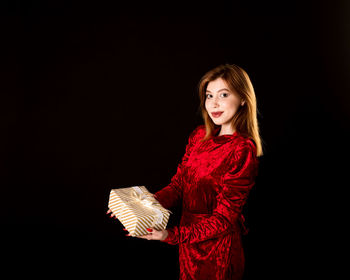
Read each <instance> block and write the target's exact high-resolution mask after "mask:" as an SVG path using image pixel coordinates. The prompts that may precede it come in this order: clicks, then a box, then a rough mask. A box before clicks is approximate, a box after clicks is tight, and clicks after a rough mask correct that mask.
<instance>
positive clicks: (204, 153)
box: [155, 125, 259, 280]
mask: <svg viewBox="0 0 350 280" xmlns="http://www.w3.org/2000/svg"><path fill="white" fill-rule="evenodd" d="M217 133H218V129H217V130H216V134H215V135H217ZM204 135H205V127H204V125H200V126H198V127H197V128H196V129H195V130H194V131H193V132H192V133H191V135H190V137H189V141H188V144H187V146H186V153H185V155H184V156H183V158H182V162H181V163H180V164H179V165H178V167H177V172H176V174H175V175H174V176H173V178H172V179H171V182H170V184H169V185H168V186H166V187H165V188H163V189H161V190H160V191H158V192H157V193H156V194H155V197H156V198H157V199H158V201H159V202H160V203H161V204H162V205H163V206H164V207H165V208H172V207H174V206H176V205H177V204H178V203H181V204H182V216H181V221H180V225H179V226H175V227H173V228H169V229H168V232H169V235H168V237H167V238H166V239H165V240H164V241H163V242H167V243H169V244H178V245H179V258H180V259H179V261H180V279H196V280H199V279H215V280H221V279H230V280H238V279H241V278H242V276H243V270H244V254H243V248H242V240H241V234H242V231H244V229H245V228H244V225H243V216H242V214H241V212H242V207H243V205H244V204H245V202H246V199H247V197H248V194H249V191H250V189H251V188H252V186H253V185H254V183H255V177H256V176H257V174H258V164H259V161H258V158H257V157H256V147H255V144H254V142H253V141H252V140H250V139H249V138H246V137H244V136H242V135H240V134H239V133H238V132H235V133H234V134H232V135H221V136H214V137H213V138H211V139H210V140H207V141H204V142H200V139H202V138H203V137H204Z"/></svg>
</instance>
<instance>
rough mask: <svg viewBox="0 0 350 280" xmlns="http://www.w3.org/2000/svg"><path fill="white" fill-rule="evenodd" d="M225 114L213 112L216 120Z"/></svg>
mask: <svg viewBox="0 0 350 280" xmlns="http://www.w3.org/2000/svg"><path fill="white" fill-rule="evenodd" d="M222 113H223V112H212V113H211V115H212V116H213V117H214V118H218V117H220V116H221V115H222Z"/></svg>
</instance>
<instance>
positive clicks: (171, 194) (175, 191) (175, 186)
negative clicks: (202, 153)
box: [154, 125, 204, 209]
mask: <svg viewBox="0 0 350 280" xmlns="http://www.w3.org/2000/svg"><path fill="white" fill-rule="evenodd" d="M203 129H204V126H203V125H200V126H198V127H197V128H196V129H194V130H193V131H192V133H191V134H190V136H189V139H188V143H187V145H186V149H185V154H184V156H183V157H182V160H181V162H180V163H179V164H178V166H177V171H176V174H175V175H174V176H173V177H172V178H171V180H170V184H169V185H168V186H166V187H164V188H163V189H161V190H160V191H158V192H156V193H155V194H154V196H155V198H156V199H157V200H158V201H159V203H160V204H161V205H162V206H163V207H164V208H166V209H169V208H172V207H174V206H175V205H176V204H177V203H178V202H179V201H180V200H181V199H182V191H183V188H182V175H183V166H184V164H186V162H187V160H188V158H189V156H190V154H191V151H192V149H193V147H194V145H195V143H196V142H197V141H198V140H199V138H200V136H199V131H201V130H202V131H203Z"/></svg>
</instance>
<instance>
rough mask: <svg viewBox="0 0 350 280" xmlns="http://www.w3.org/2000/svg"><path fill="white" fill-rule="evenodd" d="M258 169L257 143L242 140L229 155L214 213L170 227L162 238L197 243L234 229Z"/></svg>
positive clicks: (168, 240)
mask: <svg viewBox="0 0 350 280" xmlns="http://www.w3.org/2000/svg"><path fill="white" fill-rule="evenodd" d="M257 173H258V159H257V157H256V150H255V146H254V144H252V142H250V143H249V142H248V141H247V143H242V144H240V145H239V147H237V149H235V153H234V155H233V156H232V157H231V159H230V164H229V168H228V171H227V172H226V173H225V174H224V175H223V176H222V179H221V182H220V192H219V193H218V194H217V196H216V200H217V203H216V208H215V209H214V210H213V213H212V215H211V216H208V218H205V219H203V220H201V221H200V222H198V223H194V224H191V225H186V226H175V227H173V228H170V229H168V237H167V238H166V239H165V240H163V242H166V243H169V244H178V243H183V242H189V243H195V242H201V241H205V240H208V239H212V238H216V237H219V236H222V235H225V234H227V233H229V232H231V231H232V230H233V229H234V227H235V226H236V225H237V222H238V219H239V218H240V216H241V213H242V208H243V206H244V204H245V202H246V200H247V197H248V194H249V192H250V189H251V188H252V186H253V185H254V184H255V177H256V176H257Z"/></svg>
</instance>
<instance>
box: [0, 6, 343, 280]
mask: <svg viewBox="0 0 350 280" xmlns="http://www.w3.org/2000/svg"><path fill="white" fill-rule="evenodd" d="M49 2H50V4H47V3H45V2H44V1H42V2H33V1H23V2H20V1H12V2H9V3H7V2H2V4H1V5H2V8H1V79H2V82H1V103H0V104H1V110H0V111H1V118H0V125H1V140H0V141H1V150H0V152H1V157H0V166H1V170H0V172H1V173H0V176H1V232H2V244H3V245H2V254H3V256H4V257H5V259H6V261H5V262H4V263H3V264H4V267H5V268H9V271H10V272H11V273H14V274H19V273H25V274H27V275H34V276H40V275H42V276H45V277H46V278H50V277H51V276H50V275H53V276H55V275H60V276H64V275H67V276H69V275H73V276H80V277H85V276H91V275H95V276H98V277H102V276H108V277H109V276H110V277H113V278H115V279H120V278H121V277H122V276H121V275H122V274H123V273H128V275H129V277H130V279H136V278H137V277H138V276H142V277H145V278H146V279H176V278H177V277H178V263H177V257H178V256H177V247H175V246H169V245H166V244H162V243H159V242H148V241H145V240H140V239H134V238H127V237H125V236H124V232H123V231H122V227H121V225H120V224H119V223H118V222H117V221H114V220H111V219H110V218H108V217H107V216H106V214H105V212H106V210H107V202H108V195H109V191H110V189H111V188H114V187H127V186H133V185H145V186H147V187H148V188H149V190H150V191H152V192H155V191H157V190H159V189H161V188H162V187H164V186H166V185H167V184H168V183H169V182H170V179H171V177H172V176H173V175H174V174H175V171H176V166H177V164H178V163H179V161H180V160H181V157H182V155H183V154H184V148H185V145H186V143H187V139H188V136H189V134H190V132H191V131H192V130H193V129H194V128H195V127H196V126H197V125H198V124H201V123H202V120H201V116H200V114H199V112H198V98H197V93H196V87H197V83H198V81H199V79H200V77H201V76H202V75H203V74H204V73H205V72H206V71H208V70H209V69H211V68H213V67H215V66H217V65H219V64H222V63H235V64H238V65H240V66H241V67H243V68H244V69H245V70H246V71H247V72H248V74H249V75H250V77H251V79H252V82H253V85H254V87H255V91H256V96H257V101H258V108H259V112H260V113H259V122H260V128H261V136H262V139H263V141H264V151H265V155H264V156H263V157H261V158H260V162H261V164H260V171H259V172H260V173H259V176H258V178H257V181H256V185H255V187H254V189H253V190H252V192H251V195H250V197H249V200H248V202H247V205H246V207H245V209H244V212H245V215H246V220H247V224H248V227H249V228H250V233H249V234H248V235H247V236H245V237H244V244H245V248H246V262H247V264H246V275H245V279H262V278H264V277H266V279H286V278H288V276H293V277H295V276H296V275H300V273H301V272H302V275H303V276H313V275H314V274H315V273H316V272H321V273H322V274H324V273H325V272H326V268H330V265H329V263H330V261H331V260H332V259H334V258H335V257H336V255H335V254H330V253H329V252H330V249H332V248H333V247H334V246H335V242H336V240H338V238H333V237H332V238H331V236H332V233H334V232H341V231H342V226H341V223H340V222H341V219H339V218H338V216H339V213H340V212H341V211H340V209H339V208H338V206H339V205H341V204H340V202H339V203H338V201H339V200H340V198H341V197H342V189H343V188H344V185H345V184H344V183H343V182H341V180H340V178H341V175H342V174H343V173H345V171H346V169H345V167H346V164H344V159H345V160H347V159H348V157H347V156H348V147H347V146H348V145H347V144H348V140H349V138H348V134H347V133H348V121H349V113H348V112H349V110H348V109H347V105H348V104H349V95H348V93H349V81H348V77H347V74H348V73H349V70H350V69H349V65H350V64H349V62H350V53H349V48H350V45H349V44H350V42H349V37H348V36H347V34H348V33H349V26H350V25H349V11H348V10H349V5H347V6H346V5H345V4H343V3H341V2H338V3H337V2H332V3H333V4H332V5H330V4H328V5H325V4H322V2H320V1H310V2H307V1H304V2H303V3H298V2H293V3H291V4H287V3H285V2H284V4H283V5H281V4H279V2H280V1H279V2H278V1H275V2H274V3H273V2H268V3H266V2H265V1H260V3H253V2H249V1H232V2H215V3H212V4H211V5H209V4H207V5H204V4H203V3H202V4H201V5H198V6H195V5H193V6H189V5H188V4H187V5H184V6H181V7H179V6H178V5H174V4H170V3H166V4H163V6H161V7H160V6H159V5H151V4H147V5H146V4H143V5H141V6H140V5H138V4H136V3H135V4H130V5H125V4H124V6H121V4H114V5H111V4H106V3H103V2H98V4H97V1H96V3H87V2H82V3H77V2H75V4H72V3H70V2H64V1H49ZM344 2H345V1H344ZM159 8H161V10H159ZM337 205H338V206H337ZM179 215H180V212H179V210H178V212H176V211H175V212H174V215H173V216H172V218H171V220H170V222H169V223H170V225H174V224H176V223H177V222H178V219H179ZM315 260H316V262H315ZM157 267H162V269H166V272H163V273H161V272H160V271H159V269H157ZM164 273H167V274H166V275H167V276H165V274H164ZM124 277H125V274H124Z"/></svg>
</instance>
